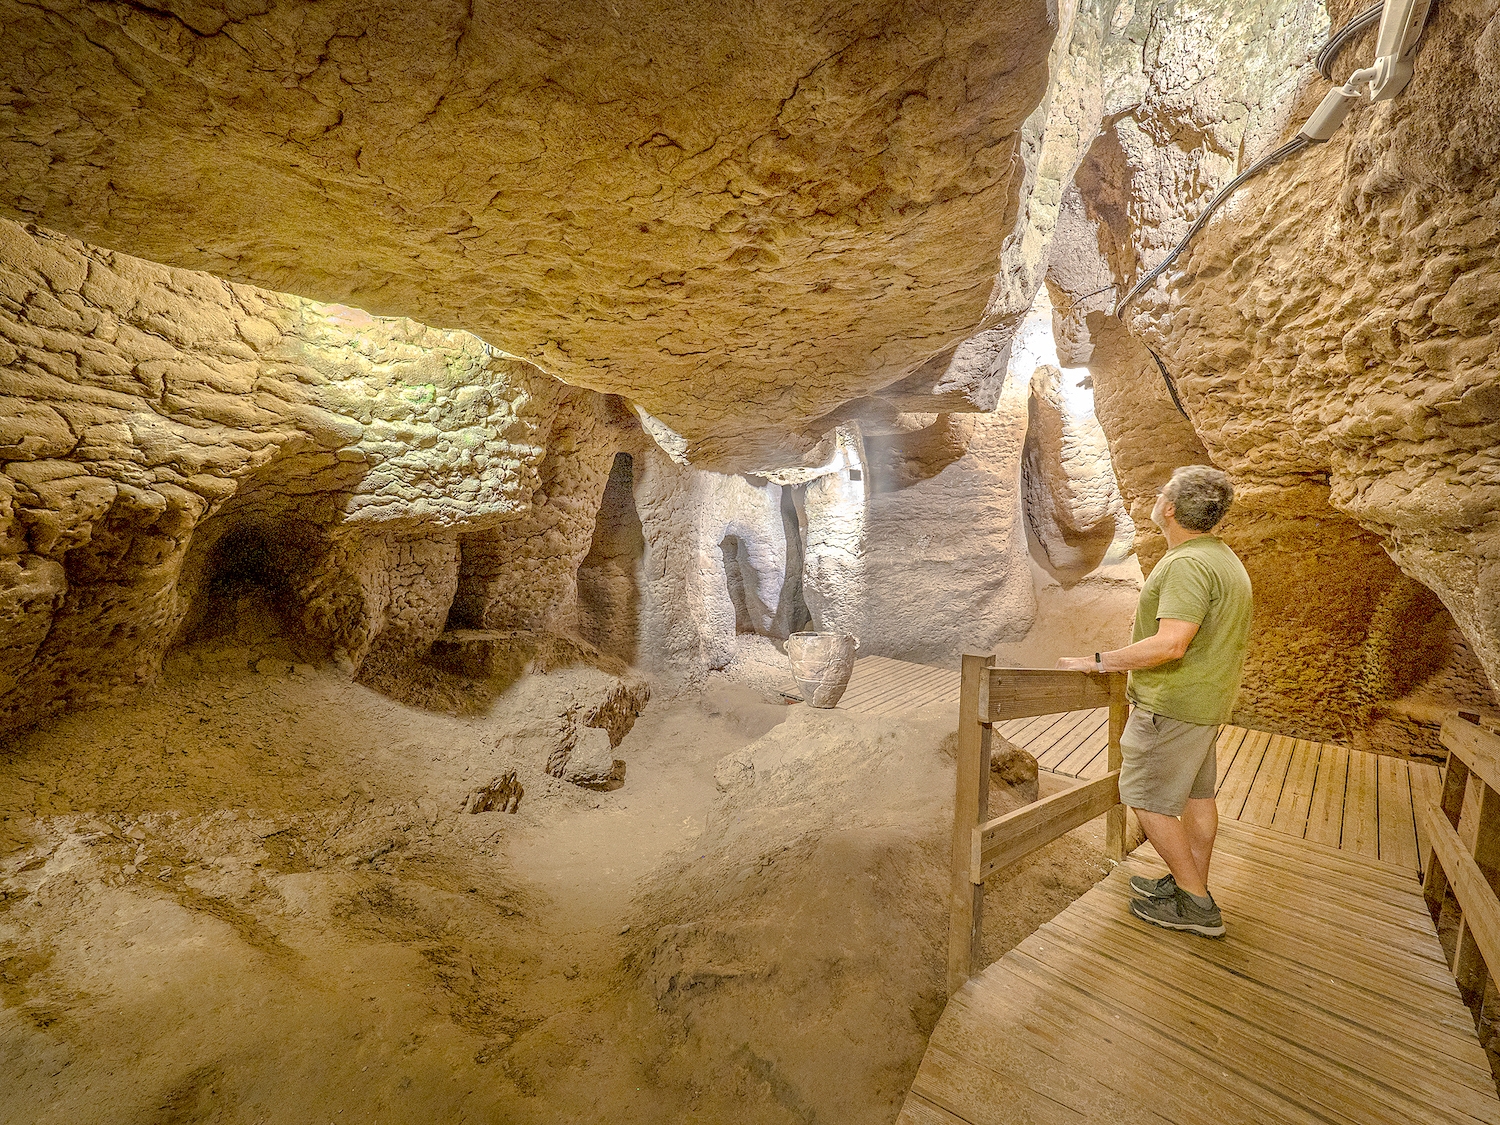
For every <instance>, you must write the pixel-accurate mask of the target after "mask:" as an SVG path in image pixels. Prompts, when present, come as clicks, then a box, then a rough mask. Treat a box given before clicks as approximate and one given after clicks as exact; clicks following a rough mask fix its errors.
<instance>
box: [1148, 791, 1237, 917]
mask: <svg viewBox="0 0 1500 1125" xmlns="http://www.w3.org/2000/svg"><path fill="white" fill-rule="evenodd" d="M1195 803H1196V802H1195ZM1209 803H1210V804H1212V803H1213V802H1209ZM1135 815H1136V816H1138V817H1140V820H1141V828H1143V829H1144V830H1145V832H1146V839H1148V840H1150V841H1151V846H1152V847H1154V848H1155V849H1156V854H1157V855H1159V856H1161V858H1162V860H1163V861H1164V862H1165V863H1166V865H1167V870H1169V871H1171V872H1172V878H1174V879H1176V880H1177V885H1178V886H1179V887H1181V888H1182V889H1183V890H1185V891H1187V893H1188V894H1190V895H1197V896H1198V897H1199V898H1203V897H1204V896H1206V895H1207V894H1208V883H1207V881H1206V880H1205V879H1204V878H1203V876H1202V875H1201V874H1200V873H1199V868H1198V860H1197V857H1196V856H1195V855H1194V854H1193V844H1192V840H1191V838H1190V837H1189V835H1188V829H1187V827H1186V825H1184V824H1183V822H1182V820H1179V819H1178V818H1177V817H1175V816H1168V815H1167V814H1166V813H1154V812H1147V811H1146V810H1145V809H1136V810H1135ZM1183 819H1184V820H1185V819H1186V817H1185V816H1184V818H1183ZM1214 825H1215V830H1217V827H1218V819H1217V814H1215V820H1214ZM1212 845H1213V841H1212V837H1210V839H1209V846H1210V848H1212ZM1205 858H1206V855H1205Z"/></svg>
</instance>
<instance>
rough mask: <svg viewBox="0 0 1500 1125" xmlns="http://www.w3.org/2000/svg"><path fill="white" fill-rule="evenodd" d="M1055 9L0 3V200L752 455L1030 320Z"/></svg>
mask: <svg viewBox="0 0 1500 1125" xmlns="http://www.w3.org/2000/svg"><path fill="white" fill-rule="evenodd" d="M1071 10H1072V5H1071V4H1067V3H1065V4H1062V5H1058V4H1053V3H1048V2H1047V0H1020V2H1013V3H1007V4H999V5H975V4H970V3H966V2H963V0H934V2H932V3H928V4H922V5H907V4H874V5H852V6H844V7H840V8H828V7H826V6H821V5H808V4H803V3H800V2H797V0H733V2H729V3H722V4H718V5H715V6H714V7H713V9H712V11H705V9H704V8H703V6H702V5H701V4H698V3H695V2H694V0H664V2H661V3H653V4H639V3H604V2H602V0H588V2H585V3H578V4H566V5H557V4H554V5H538V4H534V3H526V2H523V0H499V2H497V3H492V4H485V5H477V6H476V5H473V4H468V3H463V2H460V0H434V2H429V3H423V4H421V5H419V6H412V5H409V4H397V3H393V2H390V0H383V2H376V3H371V2H369V0H323V2H321V3H318V4H316V5H307V4H303V3H296V2H285V0H282V2H277V0H269V2H265V3H256V4H251V5H240V6H233V5H232V6H229V7H223V6H219V5H210V4H196V3H172V4H168V5H157V6H152V5H139V4H135V5H132V4H122V5H111V4H94V3H86V2H82V0H42V2H40V3H34V2H31V0H3V2H0V24H3V26H4V27H5V32H6V50H5V52H4V53H3V56H0V83H3V84H4V86H5V87H6V88H7V89H10V90H16V91H23V92H24V96H22V97H16V98H6V99H4V100H3V101H0V215H4V216H6V217H9V218H13V219H19V220H22V221H28V222H36V223H39V224H42V225H44V226H47V227H50V228H52V229H56V230H61V231H66V232H67V233H69V234H71V235H74V236H75V237H79V238H83V239H86V240H88V241H89V242H91V243H94V244H99V245H104V246H109V247H112V248H115V249H119V250H123V251H126V252H129V253H132V254H136V255H139V256H141V257H144V258H148V259H150V260H152V261H160V262H166V263H170V264H172V265H174V266H178V267H183V268H188V269H196V270H205V271H208V272H210V273H212V274H214V275H217V276H222V277H229V278H233V279H235V280H237V281H241V282H245V283H249V284H254V285H258V286H262V287H264V288H267V289H273V290H277V291H286V292H294V293H299V294H302V295H304V296H307V297H310V298H315V299H318V300H322V301H336V302H341V303H345V304H349V305H353V306H357V307H359V308H363V309H368V310H371V311H373V312H376V313H379V314H382V315H393V316H408V317H415V318H417V319H418V320H420V321H421V322H422V323H424V324H431V325H438V326H441V327H446V328H462V329H466V330H468V331H471V332H475V333H477V334H479V335H480V336H481V337H483V338H484V339H486V340H488V341H489V342H490V343H492V344H494V345H496V346H498V347H501V348H504V349H506V350H507V351H510V352H512V353H514V354H517V355H521V356H524V357H525V358H526V359H528V360H530V361H531V362H532V363H534V364H536V365H537V366H538V367H539V368H541V369H543V370H546V371H547V372H549V373H550V374H553V375H555V376H557V377H559V378H561V379H563V380H565V381H567V382H569V383H572V384H575V385H583V386H588V387H592V388H594V389H597V390H600V391H606V392H611V393H616V394H620V395H622V396H625V397H627V398H629V399H630V400H631V402H633V403H636V404H638V405H640V406H641V407H642V408H643V409H644V410H645V411H646V412H647V413H648V414H649V415H651V416H652V417H654V418H655V419H657V420H659V422H660V423H661V425H662V426H663V427H664V429H665V431H666V432H668V433H670V434H672V435H675V436H676V437H678V438H680V440H681V442H682V444H683V448H684V449H686V450H690V451H691V460H692V461H693V462H694V463H695V464H698V465H700V466H701V467H707V468H718V469H755V468H757V467H770V466H774V465H776V464H780V463H783V462H787V461H789V460H790V461H795V460H796V459H797V458H799V457H801V456H802V455H803V454H804V453H806V452H807V451H808V450H809V449H811V448H812V447H813V446H814V445H815V444H816V443H817V441H818V440H819V439H820V438H821V436H822V434H823V432H824V430H825V429H826V426H825V425H823V424H822V421H821V420H822V419H824V417H825V416H826V415H827V414H828V413H829V412H830V411H833V410H835V409H836V408H837V407H838V406H839V405H840V404H841V403H844V402H846V401H848V400H850V399H852V398H856V397H859V396H861V395H865V394H869V393H873V392H876V391H878V390H880V389H881V388H883V387H886V386H888V385H890V384H892V383H894V382H897V381H899V380H901V379H903V378H905V377H908V376H911V375H912V374H913V373H914V372H916V371H917V370H918V369H919V368H921V367H922V366H923V365H924V364H926V363H927V362H928V361H929V360H931V359H932V358H933V357H934V356H935V355H939V354H940V353H943V352H945V351H949V352H951V350H952V348H953V346H954V345H955V344H957V343H958V342H959V341H961V340H963V339H964V338H965V337H966V336H968V335H970V334H971V333H973V332H974V331H975V330H976V329H977V328H979V327H994V326H995V325H996V324H999V323H1002V322H1004V321H1005V320H1006V318H1008V317H1012V316H1014V315H1017V314H1019V313H1020V312H1021V311H1024V309H1025V307H1026V305H1027V304H1028V303H1029V297H1030V291H1029V290H1026V291H1025V292H1024V294H1023V296H1022V299H1020V301H1019V304H1017V303H1016V302H1014V301H1000V302H999V303H998V304H997V303H995V302H993V301H992V300H991V298H992V294H993V291H994V289H995V284H994V283H995V277H996V273H997V259H998V258H1005V259H1006V260H1007V261H1008V262H1012V263H1015V262H1017V261H1019V260H1020V259H1024V258H1026V256H1027V255H1032V259H1031V261H1030V263H1029V265H1027V266H1026V267H1025V268H1027V269H1030V270H1035V268H1036V261H1035V256H1034V248H1032V247H1029V246H1026V245H1022V243H1021V241H1020V240H1015V241H1014V244H1013V245H1011V244H1009V243H1008V242H1007V240H1008V238H1009V237H1010V236H1011V235H1012V234H1013V233H1014V232H1015V230H1016V229H1017V223H1018V219H1019V217H1020V212H1021V208H1022V205H1023V195H1024V193H1025V181H1026V178H1027V175H1028V167H1029V166H1030V165H1031V164H1033V163H1034V161H1033V159H1032V156H1031V154H1030V152H1029V146H1024V145H1023V142H1022V129H1023V125H1024V124H1025V123H1026V122H1027V121H1028V118H1029V117H1030V115H1032V114H1033V112H1034V110H1035V109H1036V108H1037V106H1038V103H1039V101H1040V100H1041V99H1042V98H1043V96H1044V93H1045V90H1046V87H1047V81H1048V57H1049V52H1050V51H1052V50H1053V49H1054V40H1055V38H1056V34H1057V31H1058V27H1059V24H1060V23H1061V22H1062V21H1064V20H1066V19H1068V18H1070V16H1071ZM1023 149H1026V151H1023ZM1017 268H1021V267H1020V266H1018V267H1017ZM434 279H440V281H439V283H434ZM789 311H790V312H792V313H794V315H791V316H789V315H787V314H788V312H789ZM987 319H988V321H989V322H990V323H986V321H987ZM939 374H941V372H939ZM957 397H958V398H960V399H962V398H963V397H964V395H963V393H962V392H959V394H958V396H957ZM954 408H956V407H955V406H953V405H951V404H950V405H945V406H932V407H929V409H954Z"/></svg>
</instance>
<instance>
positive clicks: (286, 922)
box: [0, 645, 1100, 1125]
mask: <svg viewBox="0 0 1500 1125" xmlns="http://www.w3.org/2000/svg"><path fill="white" fill-rule="evenodd" d="M172 667H173V671H172V673H171V675H170V676H169V678H168V679H167V680H166V681H164V682H163V683H162V684H161V685H159V686H158V687H157V688H156V689H154V690H153V691H151V692H149V693H147V694H146V695H145V696H144V697H143V698H142V699H141V700H140V701H139V702H137V703H133V704H131V705H130V706H126V707H119V708H114V709H100V710H96V711H90V712H83V713H79V714H76V715H73V716H69V717H67V718H64V719H62V720H59V721H57V722H55V723H52V724H50V725H47V726H44V727H41V728H37V729H35V730H33V731H31V732H29V733H28V734H25V735H23V736H21V737H19V738H16V739H14V740H13V741H12V742H11V743H10V744H9V745H8V746H6V747H5V748H4V753H3V755H0V831H3V833H4V835H3V838H0V894H3V897H0V1000H3V1003H4V1007H3V1009H0V1052H3V1054H4V1056H5V1058H6V1059H7V1066H6V1068H5V1069H4V1072H3V1073H0V1121H3V1122H6V1123H9V1122H16V1123H20V1122H27V1123H32V1122H37V1123H41V1122H58V1123H61V1122H67V1123H69V1125H74V1123H78V1122H93V1121H101V1122H102V1121H109V1122H122V1123H135V1122H140V1123H143V1125H145V1123H151V1125H166V1123H168V1122H265V1123H281V1122H286V1123H288V1125H291V1123H296V1125H304V1123H306V1122H310V1121H335V1120H344V1121H370V1122H374V1121H380V1122H407V1121H409V1122H424V1123H426V1122H434V1121H444V1122H446V1121H459V1120H486V1121H506V1122H517V1123H530V1122H536V1123H538V1125H541V1123H543V1122H547V1123H555V1122H567V1121H580V1122H582V1121H590V1122H593V1121H598V1120H610V1121H617V1122H641V1123H643V1125H644V1123H646V1122H662V1121H708V1122H715V1121H723V1122H731V1121H732V1122H766V1123H779V1122H805V1121H811V1120H818V1121H849V1122H854V1121H860V1122H870V1121H881V1120H890V1119H891V1118H893V1117H894V1114H895V1112H896V1109H897V1107H898V1106H899V1104H900V1099H901V1097H902V1095H903V1093H904V1091H905V1088H906V1085H907V1084H908V1083H909V1081H910V1078H911V1074H912V1073H913V1072H914V1070H915V1067H916V1064H917V1061H918V1059H919V1058H920V1055H921V1052H922V1048H923V1044H924V1042H925V1037H926V1034H927V1032H928V1030H929V1029H930V1027H931V1025H932V1023H933V1022H934V1021H935V1020H936V1018H937V1015H938V1012H939V1011H940V1009H941V1005H942V999H943V998H942V994H941V981H940V977H939V972H940V969H941V966H942V961H943V956H942V942H943V940H944V932H945V927H946V916H945V914H944V908H943V902H942V896H943V886H944V883H945V881H946V874H945V869H946V858H945V851H946V847H947V844H946V840H947V816H948V813H947V809H946V803H947V800H948V799H949V798H948V794H947V789H948V787H949V785H950V784H951V782H950V780H949V779H950V777H951V772H950V771H951V765H950V763H949V759H948V758H947V756H946V754H945V752H944V749H943V743H944V739H945V736H946V735H947V734H948V727H949V726H950V725H951V719H950V718H949V717H948V716H946V715H941V714H939V715H933V716H923V717H920V718H917V719H912V720H907V721H893V720H876V719H870V718H867V717H860V716H853V715H849V714H847V713H842V712H814V711H810V710H808V709H807V708H804V707H787V706H784V705H782V704H780V703H776V702H771V701H769V700H768V699H767V698H766V697H765V696H764V695H762V694H760V693H758V692H756V691H753V690H750V689H747V688H744V687H736V686H734V685H729V684H720V685H718V686H717V687H716V688H715V690H713V691H712V692H711V693H709V694H708V695H706V696H705V697H704V698H703V699H702V700H701V701H700V700H694V701H691V702H678V703H675V704H671V705H654V706H651V707H649V708H648V709H647V711H646V713H645V714H643V715H642V716H641V717H640V719H639V720H638V721H637V722H635V724H634V727H633V728H631V729H630V730H629V731H628V733H625V734H623V736H622V737H621V738H620V740H619V743H618V745H617V746H614V747H613V748H612V750H613V753H614V755H615V757H616V758H618V759H620V760H622V761H624V762H625V763H626V773H625V782H624V784H623V786H621V787H619V788H615V789H612V790H608V791H600V790H589V789H584V788H580V787H579V786H576V785H571V784H568V783H567V782H565V781H563V780H561V779H559V778H555V777H553V776H551V775H549V774H548V773H547V772H546V767H547V762H548V756H549V751H548V748H549V747H550V746H555V739H556V734H557V729H558V727H559V724H564V725H565V723H566V721H568V719H569V716H572V720H571V721H572V722H574V724H575V729H576V724H577V722H578V719H579V717H580V716H582V715H583V714H585V713H586V712H588V711H589V709H590V708H591V707H593V708H597V706H599V705H600V704H601V703H603V702H605V701H607V700H608V699H610V698H616V699H618V698H619V689H620V685H621V683H622V681H620V680H619V679H618V678H615V677H611V676H610V675H608V674H607V673H603V672H598V671H597V670H593V669H568V670H566V671H565V672H559V673H553V674H549V675H542V676H531V677H526V678H523V679H522V680H521V681H520V682H518V683H517V684H514V685H512V686H511V687H510V688H509V689H508V690H506V691H504V692H501V693H498V694H497V696H496V698H495V699H494V701H493V703H492V705H491V706H490V707H489V709H488V710H487V711H486V712H485V713H484V714H481V715H454V714H434V713H432V712H427V711H419V710H415V709H413V708H410V707H406V706H403V705H400V704H398V703H395V702H393V701H392V700H390V699H388V698H386V697H383V696H381V695H379V694H377V693H376V692H374V691H372V690H371V689H370V688H368V687H366V686H363V685H360V684H356V683H352V682H350V681H348V680H347V679H345V678H343V677H341V676H339V675H338V674H336V673H335V672H334V671H332V670H330V669H315V668H312V667H310V666H302V667H296V666H295V665H294V663H293V662H291V661H290V660H289V659H287V658H285V657H284V656H279V655H276V654H275V653H272V652H267V651H266V650H265V649H264V648H263V647H260V648H257V647H241V648H239V649H236V648H234V647H233V646H228V645H225V646H221V647H219V648H218V649H215V650H212V651H208V650H204V651H197V652H193V653H189V654H187V655H185V656H184V657H182V658H180V659H178V660H176V661H174V662H173V666H172ZM606 711H607V708H606ZM611 733H613V732H611ZM511 771H514V773H515V776H516V782H517V784H518V785H520V786H521V787H522V789H523V791H524V795H523V796H522V798H521V800H520V802H519V807H518V810H517V811H516V812H515V813H507V812H503V811H494V812H486V813H482V814H479V815H470V814H469V813H467V812H465V811H464V810H465V808H466V806H467V805H469V804H470V803H471V802H470V798H471V795H472V794H473V793H474V791H475V790H476V789H478V788H479V787H481V786H483V785H485V784H487V783H489V782H491V781H492V780H493V779H495V778H497V777H501V776H504V775H506V774H508V773H510V772H511ZM501 807H503V805H502V806H501ZM1058 848H1059V849H1060V850H1059V851H1057V853H1056V854H1055V855H1053V856H1051V857H1050V858H1049V857H1047V856H1044V857H1042V858H1041V859H1039V860H1038V861H1037V862H1036V863H1035V864H1033V865H1030V867H1028V868H1026V869H1025V870H1022V871H1021V872H1019V873H1017V874H1016V875H1015V876H1014V877H1013V879H1012V886H1011V888H1010V889H1009V891H1008V892H1007V895H1006V896H1000V895H997V896H995V901H996V906H997V909H996V910H995V911H993V912H992V916H991V924H990V928H989V933H990V935H991V937H992V939H994V940H1005V935H1006V931H1007V927H1008V926H1011V927H1012V928H1021V929H1022V932H1025V931H1026V930H1029V929H1030V927H1031V926H1032V925H1034V924H1035V921H1036V920H1040V918H1044V917H1048V916H1050V915H1051V913H1053V912H1055V910H1056V909H1057V908H1058V907H1059V906H1060V905H1061V904H1062V903H1065V902H1066V901H1067V900H1068V899H1069V898H1071V897H1072V895H1073V894H1076V893H1077V891H1078V890H1081V889H1082V888H1083V887H1085V886H1087V885H1088V884H1089V882H1091V881H1092V879H1093V878H1096V877H1097V876H1098V874H1099V871H1100V865H1099V864H1098V861H1097V852H1096V851H1095V850H1094V849H1093V848H1091V847H1090V845H1088V844H1087V843H1086V842H1078V841H1073V840H1067V841H1060V842H1059V845H1058ZM1028 880H1029V881H1028ZM1028 911H1029V912H1030V913H1031V914H1038V915H1039V917H1037V918H1036V919H1035V920H1033V921H1031V922H1030V923H1029V924H1028V923H1027V921H1026V919H1027V917H1028ZM1017 936H1019V935H1017Z"/></svg>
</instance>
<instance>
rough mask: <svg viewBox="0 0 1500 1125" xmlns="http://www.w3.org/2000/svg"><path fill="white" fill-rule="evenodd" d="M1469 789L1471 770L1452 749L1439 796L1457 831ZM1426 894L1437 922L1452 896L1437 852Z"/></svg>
mask: <svg viewBox="0 0 1500 1125" xmlns="http://www.w3.org/2000/svg"><path fill="white" fill-rule="evenodd" d="M1468 787H1469V767H1468V766H1467V765H1466V764H1465V763H1464V760H1463V759H1462V758H1460V757H1459V756H1458V755H1457V754H1455V753H1453V752H1452V751H1451V750H1450V751H1449V752H1448V761H1447V763H1446V764H1445V765H1444V766H1443V780H1442V783H1441V792H1440V795H1439V797H1438V808H1440V809H1441V810H1442V812H1443V815H1444V816H1446V817H1447V818H1448V823H1450V824H1452V825H1453V827H1454V828H1457V827H1458V819H1459V816H1460V815H1461V814H1462V812H1463V806H1464V794H1465V793H1466V792H1467V791H1468ZM1422 894H1423V896H1424V897H1425V898H1426V899H1427V908H1428V909H1429V910H1431V911H1432V916H1433V918H1434V919H1436V918H1437V916H1438V914H1439V912H1441V910H1442V909H1443V899H1444V898H1446V897H1447V894H1448V877H1447V875H1446V874H1444V872H1443V865H1442V864H1441V863H1439V862H1438V858H1437V852H1436V851H1435V850H1434V851H1433V852H1432V853H1431V854H1430V855H1429V856H1428V857H1427V876H1426V878H1424V879H1423V881H1422Z"/></svg>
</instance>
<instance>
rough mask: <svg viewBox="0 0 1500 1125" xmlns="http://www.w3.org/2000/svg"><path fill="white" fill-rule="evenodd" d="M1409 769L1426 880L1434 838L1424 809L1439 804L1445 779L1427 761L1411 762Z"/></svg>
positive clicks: (1414, 817) (1419, 847) (1418, 854)
mask: <svg viewBox="0 0 1500 1125" xmlns="http://www.w3.org/2000/svg"><path fill="white" fill-rule="evenodd" d="M1407 770H1408V772H1409V773H1410V774H1411V805H1412V818H1413V819H1414V820H1415V821H1416V827H1417V862H1418V863H1419V864H1421V865H1422V869H1421V875H1422V878H1423V879H1424V881H1425V879H1426V878H1427V876H1428V874H1429V865H1430V864H1431V863H1432V838H1431V837H1430V836H1428V834H1427V816H1426V815H1425V812H1424V810H1425V809H1428V808H1434V807H1436V805H1437V804H1438V799H1439V796H1440V794H1441V792H1442V785H1443V781H1442V776H1441V774H1440V773H1439V771H1438V768H1437V766H1435V765H1432V764H1430V763H1427V762H1409V763H1407ZM1444 889H1445V890H1446V888H1444Z"/></svg>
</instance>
